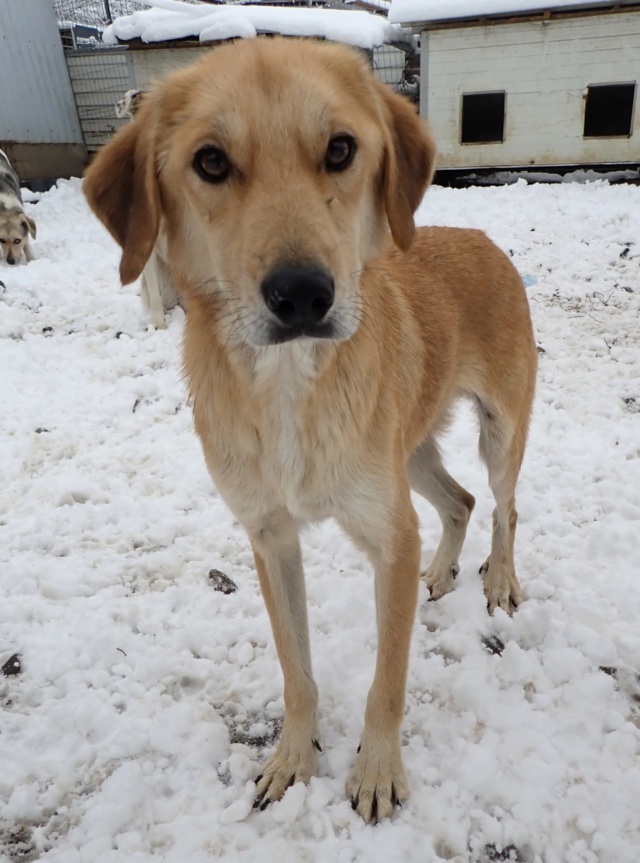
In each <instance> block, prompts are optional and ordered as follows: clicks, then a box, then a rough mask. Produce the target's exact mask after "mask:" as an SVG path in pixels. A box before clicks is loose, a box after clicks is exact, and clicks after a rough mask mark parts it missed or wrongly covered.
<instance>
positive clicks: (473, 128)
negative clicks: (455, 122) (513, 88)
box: [460, 91, 506, 144]
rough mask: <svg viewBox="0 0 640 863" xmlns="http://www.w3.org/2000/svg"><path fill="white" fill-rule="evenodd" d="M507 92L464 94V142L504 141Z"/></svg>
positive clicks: (462, 140) (462, 132)
mask: <svg viewBox="0 0 640 863" xmlns="http://www.w3.org/2000/svg"><path fill="white" fill-rule="evenodd" d="M505 101H506V93H505V92H504V91H502V92H499V93H464V94H463V96H462V131H461V137H460V140H461V142H462V143H463V144H491V143H494V142H496V141H504V116H505Z"/></svg>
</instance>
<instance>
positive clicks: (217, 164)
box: [193, 147, 231, 183]
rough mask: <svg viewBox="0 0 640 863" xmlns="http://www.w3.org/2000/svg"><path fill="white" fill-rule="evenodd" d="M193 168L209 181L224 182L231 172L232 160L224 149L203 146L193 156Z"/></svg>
mask: <svg viewBox="0 0 640 863" xmlns="http://www.w3.org/2000/svg"><path fill="white" fill-rule="evenodd" d="M193 168H194V170H195V172H196V174H198V175H199V176H200V177H202V179H203V180H206V181H207V183H224V181H225V180H226V179H227V177H228V176H229V174H230V173H231V162H230V161H229V159H228V158H227V154H226V153H225V152H224V150H220V149H219V148H218V147H203V148H202V150H198V152H197V153H196V154H195V156H194V157H193Z"/></svg>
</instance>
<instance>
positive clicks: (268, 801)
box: [260, 800, 271, 812]
mask: <svg viewBox="0 0 640 863" xmlns="http://www.w3.org/2000/svg"><path fill="white" fill-rule="evenodd" d="M270 803H271V801H270V800H265V801H264V803H263V804H262V805H261V806H260V811H261V812H264V810H265V809H266V808H267V806H268V805H269V804H270Z"/></svg>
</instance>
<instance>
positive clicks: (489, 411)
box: [476, 399, 528, 614]
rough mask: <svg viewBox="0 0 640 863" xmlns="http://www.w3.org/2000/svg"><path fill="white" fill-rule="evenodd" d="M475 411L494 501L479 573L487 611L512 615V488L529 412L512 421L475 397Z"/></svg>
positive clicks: (515, 596) (516, 591) (516, 598)
mask: <svg viewBox="0 0 640 863" xmlns="http://www.w3.org/2000/svg"><path fill="white" fill-rule="evenodd" d="M476 410H477V413H478V417H479V419H480V456H481V458H482V460H483V461H484V462H485V464H486V465H487V470H488V472H489V485H490V486H491V491H492V492H493V496H494V497H495V500H496V507H495V509H494V511H493V535H492V539H491V553H490V554H489V557H488V558H487V560H486V561H485V563H484V564H483V565H482V566H481V568H480V573H481V575H482V576H483V580H484V593H485V596H486V598H487V608H488V610H489V612H490V613H491V612H493V610H494V609H495V608H498V607H500V608H501V609H502V610H503V611H506V612H507V614H512V612H513V611H514V610H515V609H516V608H517V607H518V605H519V604H520V603H521V602H522V591H521V589H520V584H519V583H518V579H517V577H516V571H515V563H514V559H513V546H514V539H515V533H516V523H517V521H518V513H517V512H516V503H515V500H516V499H515V490H516V483H517V481H518V474H519V472H520V466H521V464H522V457H523V455H524V446H525V442H526V436H527V426H528V411H527V412H526V414H524V415H523V416H522V417H521V418H520V419H519V421H517V422H515V423H514V422H513V421H511V420H508V419H507V418H506V417H504V416H503V415H502V414H501V413H500V412H499V411H498V410H497V409H496V408H495V407H494V406H493V405H490V404H489V403H488V402H487V401H485V400H482V399H477V402H476Z"/></svg>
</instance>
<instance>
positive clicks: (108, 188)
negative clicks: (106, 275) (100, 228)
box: [83, 106, 160, 285]
mask: <svg viewBox="0 0 640 863" xmlns="http://www.w3.org/2000/svg"><path fill="white" fill-rule="evenodd" d="M145 108H146V106H143V109H142V110H141V111H140V113H139V114H138V115H137V116H136V118H135V120H134V121H133V122H132V123H129V124H128V125H127V126H125V127H124V129H122V131H120V132H118V134H117V135H115V137H114V138H113V139H112V140H111V141H109V143H108V144H105V146H104V147H103V148H102V149H101V150H100V152H99V153H98V155H97V156H96V158H95V159H94V161H93V163H92V164H91V166H90V167H89V169H88V171H87V173H86V176H85V181H84V186H83V191H84V194H85V196H86V198H87V200H88V202H89V205H90V207H91V209H92V210H93V211H94V213H95V214H96V215H97V216H98V218H99V219H100V221H101V222H102V223H103V224H104V225H105V227H106V228H107V229H108V231H109V233H110V234H111V236H112V237H113V238H114V239H115V240H116V242H117V243H119V245H120V246H121V247H122V258H121V260H120V279H121V281H122V284H123V285H128V284H129V283H130V282H133V281H134V280H135V279H137V278H138V276H139V275H140V273H141V272H142V270H143V269H144V265H145V264H146V262H147V261H148V259H149V256H150V255H151V251H152V250H153V246H154V244H155V241H156V239H157V236H158V230H159V226H160V193H159V189H158V180H157V176H156V166H155V150H154V141H153V123H152V117H151V110H150V109H149V110H145Z"/></svg>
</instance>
